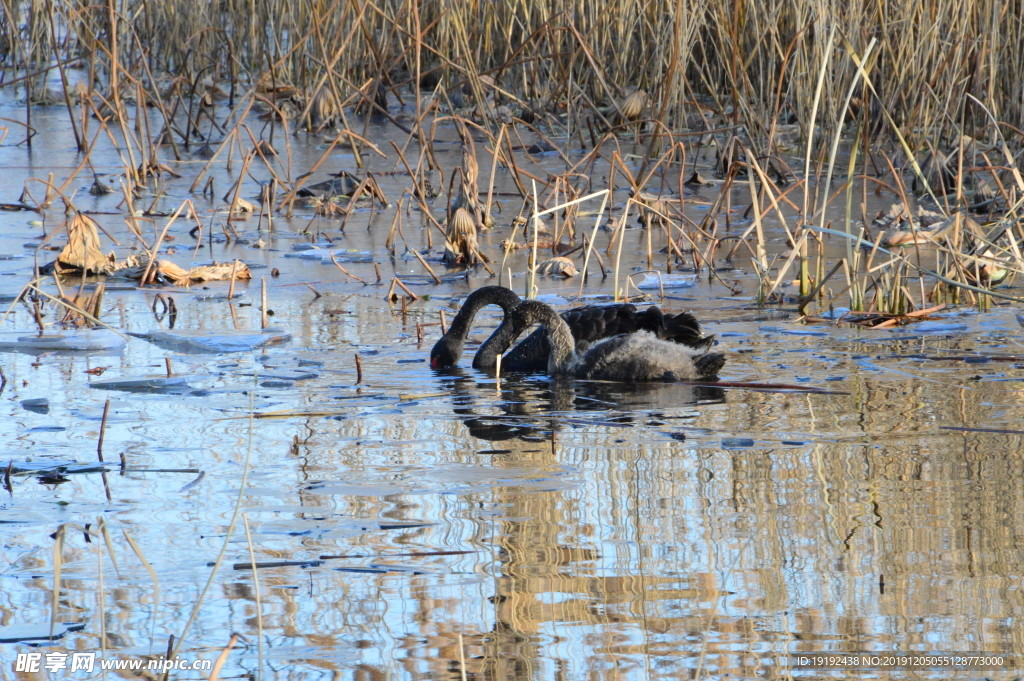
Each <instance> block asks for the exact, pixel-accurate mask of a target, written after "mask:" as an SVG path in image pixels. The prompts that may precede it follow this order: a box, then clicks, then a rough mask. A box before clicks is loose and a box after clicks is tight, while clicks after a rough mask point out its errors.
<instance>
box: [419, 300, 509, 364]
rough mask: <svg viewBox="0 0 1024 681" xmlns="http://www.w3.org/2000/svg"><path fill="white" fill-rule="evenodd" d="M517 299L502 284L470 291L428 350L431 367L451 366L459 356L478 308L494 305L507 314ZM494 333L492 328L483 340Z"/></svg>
mask: <svg viewBox="0 0 1024 681" xmlns="http://www.w3.org/2000/svg"><path fill="white" fill-rule="evenodd" d="M519 301H520V299H519V296H518V295H516V293H515V292H514V291H512V290H511V289H507V288H505V287H504V286H484V287H483V288H478V289H477V290H475V291H473V292H472V293H470V294H469V295H468V296H467V297H466V300H465V302H463V304H462V309H460V310H459V313H458V314H457V315H455V318H454V319H452V323H451V326H449V327H448V331H447V333H445V334H444V335H443V336H441V338H440V340H438V341H437V343H435V344H434V347H433V349H432V350H431V351H430V366H431V367H432V368H434V369H440V368H444V367H450V366H455V364H456V363H457V362H458V361H459V358H460V357H461V356H462V350H463V348H464V346H465V344H466V337H467V336H468V335H469V329H470V327H471V326H472V325H473V319H474V318H475V317H476V313H477V312H479V311H480V309H481V308H483V307H486V306H488V305H498V306H500V307H501V308H502V309H503V310H504V311H505V316H506V317H508V314H509V312H510V311H511V310H512V309H513V308H515V306H516V305H518V304H519ZM500 328H501V327H499V330H500ZM497 333H498V332H497V331H495V333H494V334H492V335H491V338H489V339H487V342H488V343H489V342H491V339H493V338H494V336H495V335H497ZM509 344H511V341H509ZM485 345H486V343H485ZM507 347H508V345H506V346H505V348H507ZM503 350H504V348H502V349H499V350H495V351H494V354H497V353H498V352H502V351H503ZM474 364H475V363H474Z"/></svg>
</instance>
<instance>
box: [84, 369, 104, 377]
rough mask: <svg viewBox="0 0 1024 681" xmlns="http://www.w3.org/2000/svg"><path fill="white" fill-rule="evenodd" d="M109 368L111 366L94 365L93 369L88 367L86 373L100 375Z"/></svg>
mask: <svg viewBox="0 0 1024 681" xmlns="http://www.w3.org/2000/svg"><path fill="white" fill-rule="evenodd" d="M109 368H110V367H93V368H92V369H86V370H85V373H87V374H90V375H92V376H99V375H101V374H102V373H103V372H104V371H106V370H107V369H109Z"/></svg>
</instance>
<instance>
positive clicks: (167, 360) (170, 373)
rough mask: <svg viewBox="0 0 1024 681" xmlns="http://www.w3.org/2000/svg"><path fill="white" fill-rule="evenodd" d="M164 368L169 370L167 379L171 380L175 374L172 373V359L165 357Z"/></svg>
mask: <svg viewBox="0 0 1024 681" xmlns="http://www.w3.org/2000/svg"><path fill="white" fill-rule="evenodd" d="M164 366H165V367H166V368H167V378H170V377H171V376H172V375H173V372H172V371H171V358H170V357H164Z"/></svg>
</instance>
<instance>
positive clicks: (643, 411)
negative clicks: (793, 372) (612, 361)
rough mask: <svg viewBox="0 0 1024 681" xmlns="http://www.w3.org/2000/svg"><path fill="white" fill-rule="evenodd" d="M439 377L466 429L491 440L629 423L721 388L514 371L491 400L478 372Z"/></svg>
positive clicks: (712, 396)
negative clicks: (497, 399)
mask: <svg viewBox="0 0 1024 681" xmlns="http://www.w3.org/2000/svg"><path fill="white" fill-rule="evenodd" d="M439 378H440V380H441V387H442V389H447V390H449V391H450V392H451V397H452V403H453V405H454V407H453V409H452V411H453V412H454V413H455V414H457V415H459V416H460V417H462V421H463V423H465V425H466V428H467V429H468V431H469V434H470V435H471V436H473V437H475V438H478V439H481V440H487V441H491V442H497V441H502V440H511V439H516V438H529V439H547V437H549V436H550V434H551V433H552V431H555V432H557V431H558V430H560V429H561V428H563V427H565V426H569V427H586V426H588V425H589V426H595V427H606V426H611V427H617V428H624V427H630V426H632V425H637V424H643V423H646V422H647V421H648V420H650V419H652V418H653V419H658V418H661V417H663V416H664V414H665V412H666V411H667V410H671V409H677V408H680V407H699V406H700V405H706V404H720V403H724V402H725V390H724V389H723V388H719V387H717V386H707V385H691V384H688V383H666V382H650V383H614V382H605V381H582V380H573V379H570V378H562V377H555V378H550V379H549V378H541V377H536V376H532V377H528V376H516V375H512V376H506V377H502V379H501V386H500V390H501V398H500V400H499V401H497V402H494V401H492V400H491V399H490V398H491V397H492V396H494V394H495V393H494V392H493V391H494V387H495V384H494V383H493V382H491V381H487V380H486V378H485V377H484V376H482V375H481V374H477V373H473V374H466V373H465V372H463V371H462V370H460V369H450V370H448V371H446V372H444V374H442V375H441V376H440V377H439ZM481 379H483V382H482V381H481ZM495 409H498V410H500V411H501V413H500V414H497V413H493V412H494V411H495ZM481 412H488V413H481Z"/></svg>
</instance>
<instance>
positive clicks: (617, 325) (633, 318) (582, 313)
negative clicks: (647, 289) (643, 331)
mask: <svg viewBox="0 0 1024 681" xmlns="http://www.w3.org/2000/svg"><path fill="white" fill-rule="evenodd" d="M561 316H562V319H564V320H565V323H566V324H568V325H569V330H570V331H572V337H573V338H574V339H576V342H577V343H578V342H580V341H586V342H587V343H594V342H596V341H599V340H601V339H602V338H610V337H611V336H617V335H619V334H620V333H633V332H634V331H636V330H638V329H639V328H640V327H639V325H638V321H637V311H636V307H634V306H633V305H630V304H628V303H619V304H616V305H588V306H587V307H578V308H576V309H574V310H569V311H568V312H563V313H562V315H561Z"/></svg>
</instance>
